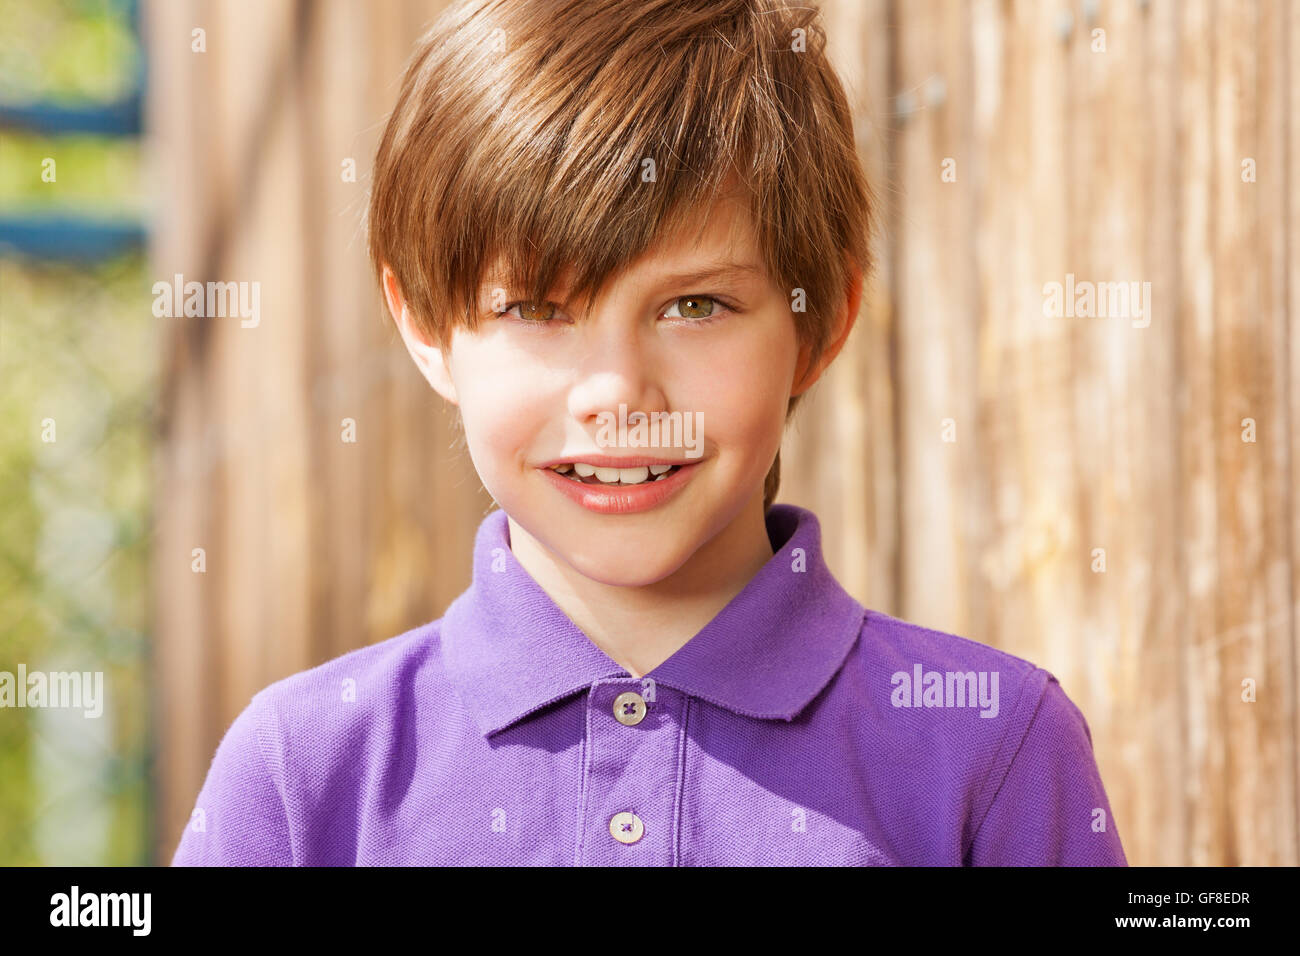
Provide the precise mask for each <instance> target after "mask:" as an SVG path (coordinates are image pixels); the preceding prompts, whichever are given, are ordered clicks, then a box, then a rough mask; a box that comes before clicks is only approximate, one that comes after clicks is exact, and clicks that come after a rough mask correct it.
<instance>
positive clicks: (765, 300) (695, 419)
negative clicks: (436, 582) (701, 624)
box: [390, 200, 829, 586]
mask: <svg viewBox="0 0 1300 956" xmlns="http://www.w3.org/2000/svg"><path fill="white" fill-rule="evenodd" d="M698 222H699V220H698V219H697V220H695V221H694V222H691V223H688V224H687V228H685V229H683V230H681V231H680V232H679V233H678V234H675V235H673V236H671V237H670V238H669V240H668V241H666V242H663V243H661V244H660V245H658V246H657V247H655V248H654V249H652V250H651V251H650V252H649V253H647V254H646V255H645V256H643V257H642V259H640V260H638V261H637V262H635V263H633V264H632V265H631V266H630V267H629V268H628V269H627V270H626V271H625V272H624V273H622V274H620V275H618V276H615V277H614V278H613V279H611V280H610V281H609V282H608V283H607V285H606V286H605V288H604V289H603V290H601V292H600V294H599V295H598V296H597V297H596V298H594V299H593V300H591V301H590V302H589V303H588V302H578V301H573V300H571V299H570V298H568V297H567V296H566V294H565V290H564V289H563V288H559V289H556V290H554V292H553V294H552V295H550V296H549V297H548V301H547V302H546V303H528V302H524V303H523V304H522V305H516V304H515V303H517V302H519V301H520V299H521V298H522V295H521V294H520V293H519V290H517V289H512V288H504V289H503V290H502V289H500V287H499V286H498V285H497V282H498V280H496V279H491V280H490V281H489V282H488V283H487V284H485V287H484V288H483V289H482V290H481V294H480V314H482V315H484V316H485V318H484V319H483V321H482V322H481V324H480V326H479V329H478V331H477V332H476V333H469V332H467V331H466V330H465V329H462V328H458V329H456V330H455V332H454V333H453V335H452V339H451V342H450V347H449V349H448V350H447V352H446V353H443V352H442V351H440V350H438V349H437V348H433V347H430V346H429V345H427V344H425V343H423V342H421V341H419V340H418V339H416V338H414V337H413V336H412V334H411V330H410V325H409V323H408V322H407V321H405V320H404V319H399V324H400V326H401V328H402V333H403V336H404V338H405V339H406V342H407V346H408V348H410V349H411V351H412V355H413V356H414V357H415V359H416V362H417V364H418V365H420V367H421V370H422V371H423V372H424V374H425V375H426V377H427V378H428V379H429V381H430V383H431V384H432V385H433V386H434V388H435V389H437V391H438V392H439V393H440V394H442V395H443V397H445V398H446V399H447V400H448V401H451V402H453V403H454V404H456V405H458V406H459V407H460V411H461V415H462V420H463V422H464V429H465V438H466V443H467V446H468V448H469V453H470V457H471V458H472V459H473V462H474V467H475V468H476V469H477V471H478V474H479V477H480V479H481V480H482V482H483V485H484V487H486V488H487V490H488V492H489V493H490V494H491V495H492V497H493V499H495V501H496V502H497V504H499V505H500V506H501V508H502V509H503V510H504V511H505V512H506V513H507V515H508V516H509V517H510V518H511V519H512V533H513V530H514V528H515V527H518V528H522V529H523V531H524V532H525V533H527V534H529V535H531V536H532V538H533V539H535V540H536V541H537V542H538V543H539V544H540V545H542V546H544V547H545V548H546V549H547V550H548V551H549V552H551V553H552V554H553V555H555V556H557V557H559V558H562V559H563V560H564V561H566V562H568V564H570V565H571V566H572V567H573V568H575V569H576V570H577V571H579V572H580V573H581V574H583V575H585V576H587V577H588V578H591V579H594V580H598V581H601V582H603V583H606V584H614V585H624V586H639V585H647V584H653V583H654V582H657V581H659V580H661V579H663V578H665V577H667V576H668V575H670V574H672V573H673V572H674V571H676V570H677V569H678V568H680V567H682V565H684V564H685V563H686V562H687V561H688V559H690V558H691V556H692V555H694V554H695V553H696V552H697V550H699V549H700V548H701V547H702V546H703V545H705V544H706V543H708V542H709V541H711V540H713V538H714V537H715V536H716V535H718V534H719V533H720V532H722V531H723V530H724V529H727V528H728V527H729V526H732V524H733V522H735V521H736V520H737V519H738V518H740V519H742V520H743V519H745V518H746V516H747V517H748V518H749V519H751V520H754V521H756V522H757V526H758V527H759V528H762V527H763V525H762V498H763V480H764V477H765V476H766V474H767V471H768V468H769V467H770V466H771V464H772V460H773V458H774V457H775V456H776V453H777V451H778V450H779V449H780V445H781V437H782V432H783V429H784V425H785V417H786V408H787V404H788V401H789V399H790V396H791V394H792V392H793V390H794V385H795V374H796V368H797V366H799V364H800V355H799V349H798V345H797V342H796V334H795V326H794V318H793V315H792V314H791V299H790V294H789V292H788V290H785V289H781V288H778V287H776V285H775V284H774V283H773V281H772V279H771V278H770V277H769V276H768V274H767V272H766V271H765V270H764V269H763V266H762V258H761V256H760V253H759V250H758V248H757V247H756V246H755V244H754V241H753V237H752V232H751V227H750V224H749V216H748V213H747V210H745V209H744V207H743V206H741V205H739V204H738V203H736V202H735V201H733V200H721V201H720V202H719V204H718V205H717V206H716V207H715V208H714V209H713V210H712V211H710V212H709V213H708V218H707V219H706V220H705V222H706V223H707V225H706V227H705V228H704V230H703V231H701V230H700V229H699V226H698ZM697 233H698V234H699V238H698V240H697V239H696V235H697ZM727 264H731V265H733V266H738V267H740V268H730V269H726V268H725V266H726V265H727ZM746 266H749V267H752V269H753V270H754V271H745V269H744V267H746ZM715 268H723V271H719V272H717V273H716V274H714V275H711V276H709V277H702V276H701V277H698V278H696V277H690V278H686V277H688V276H700V275H701V274H702V273H704V272H706V271H713V270H714V269H715ZM494 294H495V296H496V298H495V300H494V298H493V297H494ZM392 304H393V293H392V291H391V290H390V306H391V305H392ZM588 306H590V311H589V312H588V311H586V310H587V307H588ZM398 311H400V307H399V309H398ZM706 316H707V317H708V318H705V317H706ZM828 360H829V358H828V359H827V361H828ZM819 365H824V362H823V363H819ZM818 371H820V369H819V370H818ZM814 377H815V376H814ZM809 384H811V381H805V382H803V383H802V387H804V388H806V387H807V386H808V385H809ZM620 406H626V408H625V410H624V414H623V421H624V422H625V423H626V428H627V431H626V433H625V434H626V435H627V436H628V438H627V440H626V441H624V442H622V443H616V444H610V442H611V441H614V442H618V438H619V435H618V422H619V414H620ZM674 412H675V413H680V414H678V415H676V416H674V418H673V419H671V420H668V419H663V418H659V417H658V415H657V413H674ZM637 413H643V414H644V415H645V416H646V419H645V425H646V429H645V432H644V435H645V437H646V438H647V440H649V441H651V442H652V443H653V444H651V445H650V446H649V447H643V446H637V445H634V444H632V442H633V440H634V439H633V438H632V437H631V436H633V435H634V434H635V433H636V429H635V426H636V425H637V423H638V415H637ZM668 421H673V422H674V426H673V427H672V428H669V427H667V424H666V423H667V422H668ZM653 422H658V434H656V429H655V428H651V427H649V426H650V424H651V423H653ZM602 426H606V427H602ZM678 426H680V427H678ZM606 458H614V459H620V460H622V461H627V460H629V459H631V460H636V459H645V458H651V459H654V460H656V461H659V462H662V463H681V464H682V465H683V466H684V467H682V468H680V469H679V470H677V471H675V472H670V473H668V474H667V476H666V477H665V478H664V479H663V480H662V481H659V482H654V481H653V480H651V481H647V482H645V483H642V484H635V485H634V484H627V483H623V482H624V481H626V480H628V479H632V480H634V479H635V478H637V477H639V476H640V474H641V473H640V472H639V471H636V470H629V471H627V472H624V473H622V474H621V475H620V476H618V478H621V479H622V481H619V483H617V484H590V483H586V482H584V483H579V482H577V481H575V480H574V478H573V477H572V476H573V475H574V474H575V469H574V468H573V467H571V468H570V470H569V473H568V474H569V476H567V477H566V476H565V475H562V474H560V473H558V472H556V471H554V470H552V469H551V468H550V467H548V466H551V465H554V464H556V463H591V464H601V463H602V460H603V459H606ZM661 469H662V464H661V465H659V466H657V469H656V470H661ZM582 470H586V469H585V468H584V469H582ZM647 472H648V477H649V479H654V478H655V474H654V473H653V472H651V471H649V469H648V468H647ZM599 478H607V479H608V478H615V476H614V474H613V473H611V472H608V471H605V470H604V469H602V471H601V472H600V473H597V475H596V476H593V477H592V478H589V479H587V481H588V482H591V481H596V480H597V479H599ZM618 478H616V479H615V480H618ZM750 511H752V514H749V512H750ZM516 550H517V546H516Z"/></svg>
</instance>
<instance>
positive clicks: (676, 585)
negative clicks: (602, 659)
mask: <svg viewBox="0 0 1300 956" xmlns="http://www.w3.org/2000/svg"><path fill="white" fill-rule="evenodd" d="M508 523H509V528H510V550H511V552H513V554H514V556H515V559H516V560H517V561H518V562H519V564H520V566H521V567H523V569H524V570H525V571H527V572H528V574H529V575H530V576H531V577H532V578H533V580H534V581H536V582H537V583H538V585H540V586H541V588H542V590H543V591H545V592H546V593H547V594H548V595H549V596H550V598H551V600H552V601H554V602H555V604H556V606H557V607H558V608H559V609H560V610H561V611H563V612H564V614H565V616H567V617H568V618H569V620H571V621H573V623H574V624H576V625H577V626H578V628H579V629H580V630H581V631H582V632H583V633H584V634H586V635H587V637H588V638H589V639H590V640H591V642H592V643H593V644H595V645H596V646H597V647H599V648H600V649H601V650H602V651H604V652H605V654H606V656H608V657H609V658H610V659H611V660H613V661H614V662H615V663H617V664H618V665H619V666H620V667H622V668H623V669H624V670H626V671H627V672H628V673H629V674H631V675H632V676H633V677H641V676H643V675H645V674H647V673H649V672H650V671H652V670H654V669H655V668H656V667H658V666H659V665H660V664H662V663H663V662H664V661H666V660H667V659H668V658H670V657H671V656H672V655H673V654H675V653H676V652H677V651H678V650H679V649H680V648H681V647H682V645H684V644H685V643H686V642H687V641H689V640H690V639H691V638H692V637H694V636H695V635H696V634H698V633H699V632H700V630H701V629H702V628H703V627H704V626H705V625H706V624H708V623H709V621H711V620H713V618H714V617H716V616H717V614H718V612H719V611H721V610H722V609H723V608H724V607H726V606H727V604H728V603H729V602H730V601H731V599H732V598H734V597H735V596H736V595H737V594H739V593H740V592H741V591H742V590H744V588H745V585H746V584H748V583H749V581H750V580H751V579H752V578H753V577H754V575H756V574H757V573H758V572H759V570H760V569H761V568H762V567H763V565H764V564H766V563H767V562H768V560H770V559H771V557H772V555H773V553H774V552H773V551H772V543H771V541H770V540H769V539H768V536H767V522H766V520H765V515H764V510H763V494H762V489H760V490H759V493H758V495H757V497H755V498H753V499H751V500H750V501H749V502H748V503H747V504H746V506H745V507H744V508H743V509H741V511H740V512H739V513H738V514H737V515H736V517H735V518H733V519H732V520H731V522H730V523H729V524H728V525H727V526H726V527H724V528H723V529H722V530H721V531H720V532H718V533H717V534H716V535H714V536H713V537H712V538H710V539H709V540H708V541H706V542H705V543H704V544H703V545H701V546H700V548H699V549H698V550H697V551H696V552H695V553H694V554H693V555H691V556H690V558H688V559H687V560H686V562H685V563H684V564H683V565H682V566H681V567H680V568H678V569H677V570H676V571H674V572H673V573H672V574H670V575H668V576H667V577H666V578H664V579H662V580H660V581H656V582H655V583H654V584H647V585H642V586H638V587H622V586H619V585H613V584H604V583H602V582H600V581H594V580H592V579H591V578H589V577H587V576H586V575H584V574H581V573H579V572H578V571H577V570H576V569H574V567H573V566H572V565H570V564H569V563H568V562H567V561H565V560H564V559H563V558H561V557H560V556H559V555H557V554H555V553H554V552H553V551H551V550H550V549H549V548H547V547H546V546H545V545H543V544H542V543H541V542H539V541H537V540H536V539H535V538H533V536H532V535H530V534H528V532H526V531H525V530H524V529H523V528H522V527H520V526H519V525H518V524H516V523H515V521H514V519H513V518H508Z"/></svg>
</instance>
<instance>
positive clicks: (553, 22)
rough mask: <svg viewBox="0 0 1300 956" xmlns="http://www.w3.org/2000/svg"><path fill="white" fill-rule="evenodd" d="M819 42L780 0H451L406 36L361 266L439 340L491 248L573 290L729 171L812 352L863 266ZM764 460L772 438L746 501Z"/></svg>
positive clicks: (834, 95)
mask: <svg viewBox="0 0 1300 956" xmlns="http://www.w3.org/2000/svg"><path fill="white" fill-rule="evenodd" d="M825 42H826V37H825V31H824V28H823V27H822V25H821V22H820V11H819V10H818V9H817V8H816V7H815V6H812V5H810V4H806V3H799V5H797V6H796V5H795V3H794V2H787V0H460V2H457V3H454V4H453V5H452V6H450V7H449V8H448V9H447V10H445V11H444V12H443V14H442V15H441V16H440V17H439V18H438V20H437V21H435V23H434V24H433V26H432V27H431V29H430V30H429V31H428V32H427V33H426V34H425V35H424V36H423V37H422V38H421V40H420V41H419V44H418V46H417V48H416V51H415V53H414V56H413V57H412V60H411V62H410V64H409V66H408V67H407V69H406V73H405V76H404V78H403V80H402V87H401V92H400V94H399V96H398V100H397V106H396V108H395V109H394V110H393V113H392V116H391V117H390V118H389V120H388V124H387V127H386V128H385V130H384V134H383V138H382V139H381V141H380V144H379V150H378V153H377V155H376V158H375V168H374V175H373V183H372V187H371V195H370V206H369V213H368V217H369V244H370V256H371V260H372V262H373V264H374V267H375V271H376V273H377V274H380V275H382V269H383V266H384V265H385V264H387V265H388V266H390V267H391V268H392V270H393V272H394V273H395V275H396V277H397V281H398V283H399V285H400V287H401V290H402V294H403V297H404V299H405V301H406V303H407V305H408V308H409V310H410V315H411V317H412V321H413V323H414V324H415V326H416V328H417V329H418V330H419V331H420V332H421V333H422V334H423V335H424V336H425V337H426V338H428V339H429V340H431V341H436V342H438V343H439V344H440V345H441V346H442V347H444V348H445V347H446V345H447V344H448V342H449V341H450V336H451V331H452V329H453V328H455V327H457V326H461V327H464V328H467V329H469V330H471V331H473V330H474V329H476V328H477V325H478V319H479V315H480V312H479V295H480V289H481V286H482V284H483V282H484V278H485V276H484V273H485V272H486V270H487V269H488V268H489V267H491V266H492V265H493V264H494V263H498V262H499V263H500V264H501V265H502V267H503V268H504V270H505V275H507V276H510V277H513V278H514V279H516V280H517V283H516V284H517V287H518V288H519V289H531V290H532V295H533V297H534V299H535V300H538V301H541V300H544V299H545V297H546V296H547V294H548V292H549V290H551V289H552V288H553V287H554V285H555V283H556V280H557V279H558V277H559V274H560V272H562V271H563V270H565V269H566V268H570V269H572V270H574V274H573V280H572V284H570V285H568V286H566V289H567V290H568V291H569V292H570V293H571V294H572V295H573V296H574V297H576V298H580V299H586V298H587V297H588V296H591V295H594V294H595V292H596V291H597V290H599V289H600V288H601V287H602V286H603V285H604V283H605V282H606V280H607V279H609V278H611V277H612V276H614V275H615V274H617V273H618V272H619V271H621V270H622V269H623V268H624V267H625V266H627V265H628V264H629V263H631V262H632V261H634V260H635V259H636V258H638V257H639V256H640V255H641V254H642V253H643V252H645V251H646V250H647V249H649V248H650V247H651V246H652V245H653V244H654V243H655V241H656V238H657V237H659V236H660V235H662V234H663V233H662V230H664V229H665V228H666V227H669V226H670V225H671V224H673V223H679V222H681V221H683V217H684V216H685V215H686V214H688V213H689V211H690V210H691V209H692V207H693V206H696V204H697V203H703V204H704V205H703V206H700V207H697V208H707V206H708V204H709V203H710V202H711V201H712V200H713V199H714V198H716V197H717V196H718V195H719V194H720V192H721V191H722V190H723V188H724V184H736V183H738V184H739V188H740V189H741V190H742V192H743V193H744V194H745V195H744V199H745V201H746V205H747V206H748V208H749V211H750V215H751V219H752V222H753V223H754V228H755V238H756V241H757V243H758V246H759V248H760V249H761V250H762V253H763V256H764V260H765V264H766V266H767V269H768V272H769V274H770V275H771V276H772V277H773V279H774V280H775V281H776V283H777V284H778V286H780V287H783V288H786V289H788V290H790V293H791V296H792V298H793V297H794V296H795V290H802V291H803V301H804V303H805V306H804V309H803V310H799V311H796V310H793V309H792V313H791V314H792V316H793V318H794V322H795V328H796V331H797V334H798V340H799V342H800V344H801V345H806V346H809V347H810V351H811V363H816V361H817V360H818V359H819V358H820V357H821V355H822V353H823V351H824V349H825V348H826V347H827V346H828V344H829V343H830V341H831V336H832V335H833V334H834V332H835V329H834V328H832V323H833V322H834V320H835V317H836V314H837V312H838V310H839V309H841V308H842V307H843V303H844V301H845V295H846V292H847V289H848V284H849V280H850V273H849V269H850V268H851V267H853V266H856V267H857V268H859V269H861V270H862V272H863V274H864V275H865V274H867V273H868V272H869V271H870V268H871V259H870V251H869V237H870V233H871V231H872V226H873V222H872V212H873V208H874V205H875V203H874V198H873V196H872V193H871V190H870V187H869V185H868V183H867V181H866V177H865V175H864V173H863V171H862V167H861V165H860V162H859V159H858V155H857V149H856V145H855V141H854V135H853V122H852V117H851V115H850V112H849V107H848V101H847V98H846V96H845V94H844V89H843V87H842V85H841V83H840V80H839V78H838V76H837V75H836V73H835V71H834V70H833V69H832V68H831V66H830V63H829V62H828V60H827V58H826V55H825ZM647 160H649V161H651V162H650V163H647ZM646 170H649V171H651V173H652V175H651V176H647V175H645V171H646ZM800 397H802V394H801V395H799V396H794V397H792V398H791V399H790V404H789V407H788V409H787V418H788V417H789V414H790V413H791V412H793V411H794V407H795V405H796V404H797V402H798V399H799V398H800ZM780 468H781V456H780V454H779V453H778V454H777V456H776V459H775V461H773V463H772V468H771V470H770V471H769V472H768V475H767V479H766V481H765V483H764V507H765V508H767V507H769V506H770V505H771V504H772V501H773V500H774V499H775V497H776V490H777V486H778V484H779V482H780Z"/></svg>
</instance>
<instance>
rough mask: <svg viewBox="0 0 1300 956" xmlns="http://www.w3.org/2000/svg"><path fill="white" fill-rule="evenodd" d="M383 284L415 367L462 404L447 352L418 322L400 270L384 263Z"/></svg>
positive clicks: (451, 399)
mask: <svg viewBox="0 0 1300 956" xmlns="http://www.w3.org/2000/svg"><path fill="white" fill-rule="evenodd" d="M383 286H384V300H385V301H386V302H387V303H388V312H389V314H390V315H392V317H393V321H394V322H396V323H397V330H398V331H399V332H400V333H401V334H402V341H403V342H405V343H406V351H408V352H410V353H411V358H412V359H414V360H415V367H416V368H418V369H419V370H420V374H421V375H423V376H424V377H425V379H426V380H427V381H428V383H429V384H430V385H432V386H433V390H434V391H435V392H437V393H438V394H439V395H441V396H442V397H443V398H445V399H446V400H447V401H449V402H451V403H452V404H453V405H458V404H460V401H459V399H458V398H457V395H456V383H455V382H453V381H452V378H451V368H450V366H449V364H448V361H447V358H448V356H447V353H446V352H444V351H443V349H441V348H439V347H438V345H437V344H436V343H434V342H433V341H432V340H431V339H429V338H428V337H426V336H425V334H424V333H423V332H422V331H421V330H420V328H419V327H418V326H417V325H416V324H415V319H414V318H413V317H412V315H411V313H410V310H409V309H408V308H407V306H406V300H405V298H403V296H402V288H401V285H400V284H399V283H398V281H397V274H396V273H394V272H393V270H392V269H391V268H389V266H388V265H385V266H384V275H383Z"/></svg>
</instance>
